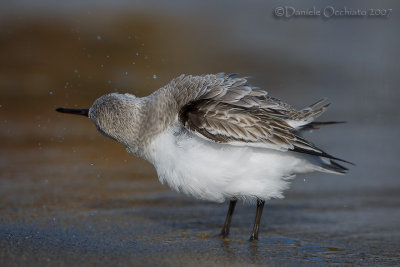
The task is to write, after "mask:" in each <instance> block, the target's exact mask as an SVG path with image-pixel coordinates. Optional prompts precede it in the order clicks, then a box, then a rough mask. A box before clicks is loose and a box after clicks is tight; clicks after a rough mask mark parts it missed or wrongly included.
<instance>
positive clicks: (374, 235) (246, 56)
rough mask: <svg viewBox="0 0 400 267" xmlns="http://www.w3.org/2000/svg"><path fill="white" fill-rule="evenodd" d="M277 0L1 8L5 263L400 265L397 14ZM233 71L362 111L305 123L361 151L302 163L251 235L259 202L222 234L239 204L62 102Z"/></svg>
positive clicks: (339, 145)
mask: <svg viewBox="0 0 400 267" xmlns="http://www.w3.org/2000/svg"><path fill="white" fill-rule="evenodd" d="M355 3H357V2H355ZM392 4H393V6H394V2H393V3H392ZM272 7H273V6H265V4H263V5H261V4H260V6H259V7H257V6H255V7H246V8H247V9H248V10H247V11H249V12H245V14H246V15H243V16H244V17H245V18H247V20H246V21H238V20H237V19H235V18H237V16H234V15H237V14H241V9H243V8H244V7H243V6H240V5H237V6H233V7H230V9H229V11H230V12H231V13H229V12H228V13H223V14H218V13H217V12H216V11H210V10H208V9H207V8H206V7H204V6H201V5H200V7H198V8H200V10H203V11H204V12H209V13H207V14H208V15H209V16H210V19H209V20H204V19H201V16H199V15H196V16H197V17H196V16H193V17H190V14H192V13H191V12H193V11H190V10H188V11H187V12H188V13H185V15H183V13H180V12H179V11H174V12H176V13H177V14H176V13H174V12H172V11H171V10H170V11H169V12H171V13H169V15H164V16H161V15H160V13H157V12H154V13H153V14H152V13H151V12H148V11H146V12H147V13H134V12H132V13H131V14H137V15H135V16H133V15H131V14H129V15H126V13H125V14H124V13H122V14H123V15H121V16H118V15H115V14H109V13H107V12H106V11H105V10H101V11H99V10H97V11H95V10H94V11H92V13H91V14H90V16H89V15H87V14H86V13H85V12H83V11H79V12H75V13H74V12H72V11H70V12H72V13H69V14H64V15H63V16H62V17H61V18H54V17H52V16H48V14H47V15H46V16H33V15H23V16H21V17H19V19H15V18H14V19H13V18H8V19H5V18H3V19H2V24H1V28H2V31H1V33H0V37H1V38H0V47H2V49H1V51H0V53H1V54H0V55H1V57H2V58H3V59H4V60H3V62H2V64H1V66H0V86H1V93H0V265H1V266H46V265H52V266H54V265H57V266H77V265H80V266H82V265H85V266H86V265H112V266H115V265H117V266H118V265H120V266H160V265H163V266H197V265H202V266H228V265H229V266H243V265H255V266H258V265H260V266H293V265H296V266H297V265H299V266H302V265H307V266H308V265H310V264H317V265H326V264H338V265H346V264H347V265H379V266H390V265H399V264H400V245H399V244H400V226H399V222H400V209H399V207H400V179H399V177H398V173H399V171H400V168H399V166H398V162H397V161H398V160H397V158H398V151H399V149H400V144H399V142H398V133H399V119H398V115H397V114H399V107H398V99H399V92H398V90H397V87H398V84H399V77H398V71H399V70H400V68H399V63H398V62H400V61H399V60H398V59H399V54H398V52H397V53H396V51H397V49H398V47H399V46H398V45H399V43H400V42H399V36H398V35H396V34H394V33H395V32H396V30H395V29H396V27H395V25H397V24H398V22H399V16H398V15H396V14H395V15H394V16H393V18H391V19H390V20H375V21H374V20H367V19H365V20H362V21H360V20H356V19H354V20H336V21H332V20H331V21H323V20H305V19H303V20H295V21H277V20H276V19H275V18H273V17H271V16H270V13H268V15H265V12H269V11H271V8H272ZM217 8H221V7H219V6H217ZM257 9H260V10H261V9H262V10H266V11H265V12H264V13H262V12H261V11H260V12H258V13H257V12H256V11H257ZM221 10H222V9H221ZM250 11H251V12H252V13H250ZM110 12H111V11H110ZM111 13H112V12H111ZM193 13H195V12H193ZM85 14H86V15H85ZM188 14H189V15H188ZM229 14H231V15H229ZM249 14H253V15H251V16H250V15H249ZM252 18H253V19H258V21H259V22H257V23H255V21H252V20H251V19H252ZM396 23H397V24H396ZM259 24H260V25H259ZM257 25H258V26H257ZM343 25H347V28H345V29H344V28H342V27H343ZM230 27H234V29H232V30H229V29H230ZM267 28H268V29H269V30H268V31H266V30H265V29H267ZM205 29H206V30H205ZM244 29H247V30H246V31H243V30H244ZM371 29H372V30H374V32H375V34H376V35H377V39H379V40H380V41H379V42H378V41H376V42H373V41H371V39H370V38H371V37H370V31H371ZM299 30H301V31H302V35H301V36H299V35H296V33H298V32H299ZM354 30H356V32H357V34H358V35H357V36H356V37H357V38H355V37H354V35H352V33H353V32H354ZM327 32H329V34H327ZM222 33H224V35H223V38H219V37H220V36H221V35H222ZM284 33H286V34H284ZM316 33H318V34H322V36H324V38H325V39H323V38H321V37H318V36H319V35H316ZM324 33H325V34H324ZM99 36H100V37H99ZM352 36H353V37H354V38H352ZM210 39H211V40H213V41H212V42H211V41H209V40H210ZM368 51H374V53H373V54H372V55H371V54H370V53H369V52H368ZM133 63H134V64H133ZM220 71H226V72H240V73H241V74H243V75H251V76H253V77H254V78H252V79H251V84H254V85H256V86H259V87H262V88H266V89H267V90H268V91H269V92H270V94H271V95H273V96H277V97H279V98H282V99H284V100H287V101H288V102H289V103H292V104H293V105H294V106H296V107H299V108H300V107H302V106H305V105H307V104H310V103H312V102H313V101H314V100H317V99H319V98H320V97H323V96H327V97H329V99H330V101H331V102H332V103H333V105H332V106H331V108H330V109H329V110H328V111H327V113H326V115H324V117H322V119H324V120H347V121H348V123H347V124H343V125H337V126H331V127H326V128H324V129H320V130H318V131H317V130H316V131H313V132H312V133H311V132H310V133H307V134H306V137H307V138H309V139H310V140H312V141H313V142H314V143H316V144H317V145H319V146H321V147H322V148H323V149H326V150H327V151H328V152H330V153H331V154H333V155H337V156H339V157H342V158H345V159H347V160H350V161H353V162H355V163H356V166H351V167H350V172H349V174H347V175H345V176H336V175H330V174H318V173H316V174H311V175H306V176H298V177H297V178H296V179H295V180H294V182H293V183H292V185H291V188H290V189H289V190H287V191H286V193H285V196H286V198H285V199H281V200H271V201H269V202H267V203H266V206H265V209H264V213H263V218H262V225H261V230H260V240H259V241H258V242H249V241H248V238H249V235H250V231H251V227H252V223H253V219H254V215H255V207H254V206H248V205H242V204H239V205H238V206H237V208H236V211H235V214H234V217H233V221H232V230H231V236H230V238H228V239H225V240H222V239H220V238H218V237H217V234H218V233H219V231H220V229H221V227H222V224H223V222H224V219H225V214H226V211H227V208H228V204H227V203H225V204H215V203H208V202H203V201H198V200H194V199H190V198H187V197H185V196H183V195H180V194H177V193H174V192H172V191H170V190H169V189H168V188H167V187H165V186H163V185H161V184H160V183H159V182H158V179H157V176H156V173H155V171H154V169H153V167H152V166H151V165H150V164H149V163H147V162H145V161H143V160H140V159H137V158H135V157H133V156H131V155H130V154H128V153H127V152H126V151H125V149H124V148H123V147H122V146H121V145H120V144H117V143H116V142H114V141H112V140H108V139H106V138H105V137H103V136H101V135H100V134H99V133H98V132H97V131H96V129H95V127H94V126H93V125H92V123H91V122H90V121H89V120H87V119H86V118H84V117H75V116H67V115H64V114H58V113H56V112H55V111H54V109H55V108H56V107H59V106H69V107H82V108H84V107H89V106H90V105H91V103H92V102H93V101H94V100H95V99H96V98H97V97H98V96H100V95H102V94H105V93H108V92H114V91H119V92H130V93H134V94H136V95H139V96H143V95H147V94H149V93H151V92H152V91H153V90H156V89H157V88H158V87H160V86H162V85H163V84H165V83H167V82H168V81H169V80H170V79H172V78H173V77H175V76H177V75H179V74H180V73H194V74H200V73H206V72H220ZM154 75H155V76H154Z"/></svg>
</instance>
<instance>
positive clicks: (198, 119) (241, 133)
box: [179, 76, 340, 160]
mask: <svg viewBox="0 0 400 267" xmlns="http://www.w3.org/2000/svg"><path fill="white" fill-rule="evenodd" d="M219 79H220V80H222V81H219V82H218V83H217V85H215V84H214V85H213V86H205V88H204V89H203V91H202V93H199V94H198V95H196V97H194V99H193V100H191V101H189V102H188V103H186V104H185V105H183V106H182V108H181V109H180V112H179V120H180V121H181V123H182V124H183V125H184V126H185V127H186V128H187V129H188V130H190V131H192V132H194V133H196V134H197V135H199V136H201V137H203V138H206V139H208V140H211V141H214V142H218V143H227V144H231V145H238V146H253V147H264V148H270V149H276V150H281V151H287V150H292V151H296V152H301V153H306V154H312V155H317V156H322V157H326V158H330V159H337V158H335V157H333V156H331V155H329V154H327V153H325V152H324V151H322V150H321V149H319V148H317V147H315V146H314V145H313V144H312V143H311V142H308V141H307V140H305V139H304V138H302V137H300V136H298V135H297V134H296V133H297V129H296V128H295V127H294V126H292V124H296V125H303V124H306V123H309V122H311V121H312V118H311V116H312V114H316V115H319V114H320V113H322V112H323V110H324V109H326V107H327V105H323V106H321V105H320V103H321V101H319V102H317V103H316V104H313V105H311V106H309V107H307V108H305V109H303V110H301V111H296V110H295V109H293V108H292V107H290V105H288V104H286V103H284V102H282V101H280V100H278V99H276V98H272V97H269V96H268V95H267V92H266V91H263V90H260V89H258V88H254V87H251V86H249V85H247V80H246V79H245V78H233V77H232V76H225V77H224V78H219ZM302 114H304V115H302ZM293 122H295V123H293ZM302 122H303V123H302ZM337 160H340V159H337Z"/></svg>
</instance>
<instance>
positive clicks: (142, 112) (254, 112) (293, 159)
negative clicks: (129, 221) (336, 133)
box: [57, 73, 350, 240]
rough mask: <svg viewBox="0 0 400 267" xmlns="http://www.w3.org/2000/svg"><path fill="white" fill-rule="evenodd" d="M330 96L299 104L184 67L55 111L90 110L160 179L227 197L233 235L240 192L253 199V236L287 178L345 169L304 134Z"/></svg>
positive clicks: (201, 195) (192, 192)
mask: <svg viewBox="0 0 400 267" xmlns="http://www.w3.org/2000/svg"><path fill="white" fill-rule="evenodd" d="M328 106H329V103H325V100H324V99H322V100H320V101H317V102H316V103H314V104H312V105H310V106H308V107H306V108H304V109H301V110H296V109H294V108H292V107H291V106H290V105H289V104H286V103H285V102H283V101H281V100H279V99H277V98H273V97H271V96H269V95H268V94H267V92H266V91H264V90H261V89H259V88H256V87H253V86H251V85H249V84H248V83H247V79H246V78H240V77H237V76H236V75H235V74H233V75H225V74H223V73H219V74H215V75H214V74H210V75H202V76H192V75H181V76H179V77H177V78H175V79H173V80H172V81H171V82H170V83H168V84H167V85H165V86H164V87H162V88H160V89H158V90H157V91H155V92H154V93H152V94H151V95H149V96H147V97H136V96H134V95H131V94H118V93H112V94H107V95H104V96H101V97H100V98H98V99H97V100H96V101H95V102H94V104H93V105H92V107H91V108H90V109H69V108H58V109H57V111H59V112H63V113H72V114H79V115H84V116H88V117H89V118H90V119H91V120H92V121H93V122H94V124H95V125H96V127H97V129H98V130H99V131H100V133H102V134H103V135H105V136H107V137H110V138H112V139H114V140H116V141H118V142H120V143H121V144H123V145H124V146H125V147H126V149H127V151H128V152H130V153H132V154H134V155H136V156H137V157H140V158H143V159H145V160H147V161H149V162H150V163H152V164H153V165H154V167H155V169H156V171H157V174H158V178H159V180H160V182H161V183H162V184H166V185H168V186H169V187H170V188H172V189H173V190H175V191H178V192H182V193H184V194H187V195H189V196H192V197H195V198H198V199H203V200H209V201H214V202H224V201H226V200H228V201H230V203H229V209H228V213H227V216H226V219H225V223H224V226H223V228H222V231H221V234H220V235H221V236H222V237H227V236H228V235H229V230H230V225H231V219H232V215H233V212H234V209H235V205H236V203H237V201H238V200H244V201H246V202H256V203H257V211H256V216H255V220H254V226H253V231H252V233H251V236H250V240H257V239H258V232H259V226H260V220H261V215H262V211H263V207H264V203H265V201H266V200H269V199H271V198H282V197H283V195H282V193H283V191H284V190H285V189H287V187H288V185H289V182H290V180H291V179H292V178H293V177H294V176H295V175H296V174H301V173H309V172H313V171H320V172H328V173H335V174H344V173H346V172H347V171H348V169H347V168H346V167H344V166H342V165H340V164H339V163H337V161H342V162H346V163H350V162H347V161H345V160H342V159H339V158H336V157H334V156H332V155H330V154H328V153H326V152H324V151H323V150H321V149H319V148H318V147H316V146H315V145H314V144H312V143H311V142H309V141H307V140H306V139H304V138H303V137H302V136H301V132H302V130H304V129H308V128H313V127H316V126H319V125H324V124H333V123H338V122H314V119H315V118H316V117H318V116H319V115H321V114H322V113H323V112H324V111H325V110H326V108H328Z"/></svg>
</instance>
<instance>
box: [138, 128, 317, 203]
mask: <svg viewBox="0 0 400 267" xmlns="http://www.w3.org/2000/svg"><path fill="white" fill-rule="evenodd" d="M145 158H146V159H147V160H148V161H150V162H151V163H152V164H153V165H154V167H155V168H156V170H157V174H158V177H159V180H160V182H161V183H163V184H167V185H168V186H169V187H171V188H172V189H174V190H176V191H178V192H182V193H185V194H187V195H191V196H193V197H196V198H199V199H205V200H210V201H216V202H223V201H224V200H226V199H231V198H233V197H235V198H238V199H243V200H245V201H253V200H255V199H257V198H260V199H264V200H267V199H270V198H282V197H283V195H282V192H283V190H284V189H286V188H287V187H288V185H289V184H288V180H289V179H290V178H292V177H294V175H295V174H297V173H305V172H310V171H313V170H314V169H315V168H314V166H313V165H312V164H310V163H308V161H307V160H305V159H303V158H302V157H301V156H299V155H297V153H291V152H281V151H275V150H271V149H263V148H254V147H240V146H232V145H225V144H216V143H213V142H211V141H207V140H205V139H202V138H200V137H198V136H196V135H194V134H192V133H190V132H188V131H187V130H185V129H184V128H182V127H179V126H175V127H171V128H170V129H169V130H168V131H166V132H165V133H163V134H161V135H159V136H158V137H157V138H156V139H155V140H154V141H153V142H152V143H151V144H150V145H149V146H148V148H147V150H146V152H145Z"/></svg>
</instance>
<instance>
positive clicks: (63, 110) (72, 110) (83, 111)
mask: <svg viewBox="0 0 400 267" xmlns="http://www.w3.org/2000/svg"><path fill="white" fill-rule="evenodd" d="M56 111H58V112H61V113H70V114H76V115H82V116H85V117H89V109H75V108H58V109H56Z"/></svg>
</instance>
